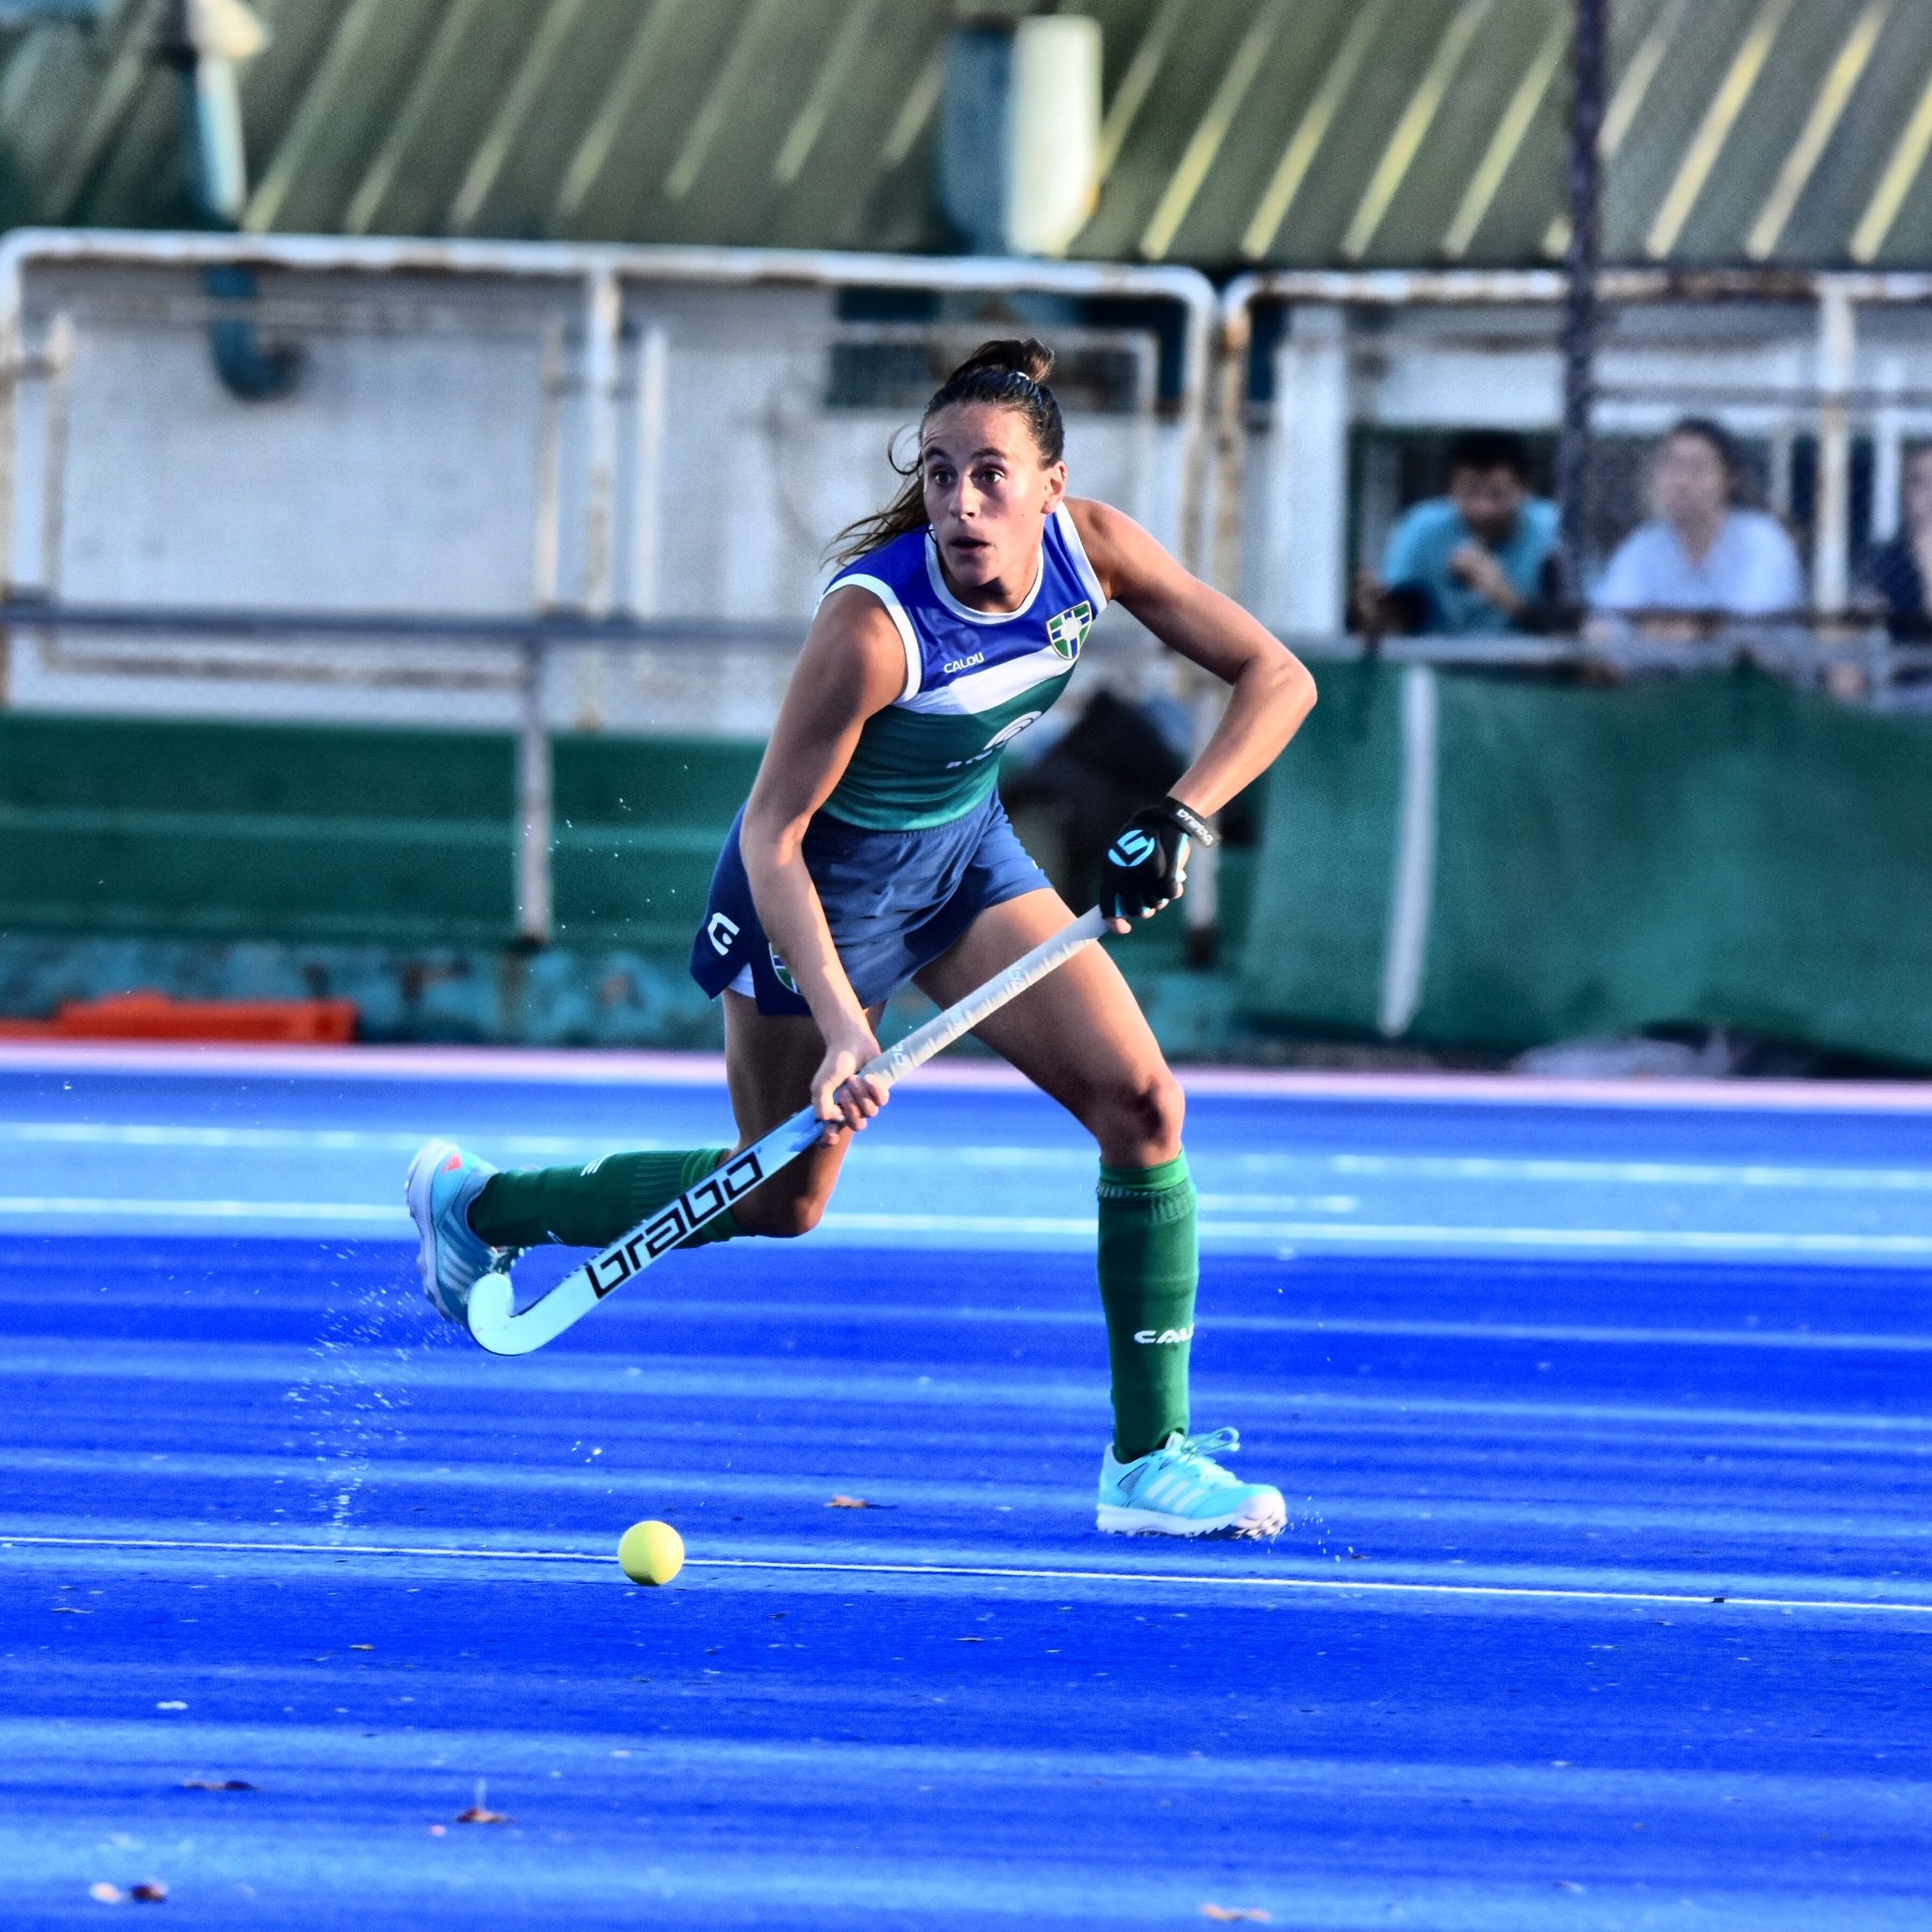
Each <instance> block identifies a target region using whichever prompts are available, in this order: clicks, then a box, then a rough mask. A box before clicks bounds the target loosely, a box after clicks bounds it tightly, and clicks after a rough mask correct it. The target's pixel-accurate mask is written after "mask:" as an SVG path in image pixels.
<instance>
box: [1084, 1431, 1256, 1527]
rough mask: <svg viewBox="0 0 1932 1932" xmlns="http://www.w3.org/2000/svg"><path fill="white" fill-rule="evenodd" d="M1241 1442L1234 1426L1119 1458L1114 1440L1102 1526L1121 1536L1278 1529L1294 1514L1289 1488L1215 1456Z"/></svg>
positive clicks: (1106, 1468)
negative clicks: (1230, 1467) (1234, 1469)
mask: <svg viewBox="0 0 1932 1932" xmlns="http://www.w3.org/2000/svg"><path fill="white" fill-rule="evenodd" d="M1240 1447H1241V1438H1240V1437H1239V1436H1238V1435H1237V1434H1236V1433H1235V1431H1234V1430H1232V1429H1216V1430H1214V1431H1213V1432H1212V1433H1211V1434H1209V1435H1204V1436H1184V1435H1182V1434H1181V1433H1180V1431H1179V1430H1175V1431H1174V1434H1173V1435H1172V1436H1170V1437H1169V1438H1168V1439H1167V1441H1165V1442H1163V1443H1162V1444H1161V1445H1160V1447H1159V1448H1158V1449H1151V1450H1149V1451H1148V1453H1147V1454H1146V1455H1145V1456H1137V1457H1135V1458H1134V1459H1133V1461H1131V1462H1116V1461H1115V1460H1114V1454H1113V1445H1112V1444H1111V1443H1109V1444H1108V1450H1107V1454H1106V1456H1105V1457H1103V1458H1102V1461H1101V1465H1100V1514H1099V1517H1098V1519H1097V1522H1098V1525H1099V1527H1100V1528H1102V1529H1107V1530H1112V1531H1114V1532H1115V1533H1116V1534H1118V1535H1121V1536H1228V1537H1237V1536H1274V1535H1276V1534H1277V1533H1278V1532H1279V1531H1280V1529H1281V1526H1282V1525H1283V1524H1285V1523H1286V1522H1287V1521H1288V1506H1287V1505H1286V1504H1285V1503H1284V1502H1283V1501H1282V1500H1281V1491H1279V1490H1277V1489H1274V1488H1271V1487H1270V1485H1268V1484H1267V1483H1244V1482H1241V1480H1240V1479H1239V1478H1238V1477H1235V1476H1233V1475H1230V1474H1228V1472H1227V1471H1226V1470H1224V1469H1223V1468H1222V1466H1221V1465H1220V1463H1218V1462H1216V1461H1215V1460H1214V1457H1216V1456H1218V1455H1224V1454H1226V1453H1227V1452H1229V1451H1231V1450H1235V1449H1239V1448H1240Z"/></svg>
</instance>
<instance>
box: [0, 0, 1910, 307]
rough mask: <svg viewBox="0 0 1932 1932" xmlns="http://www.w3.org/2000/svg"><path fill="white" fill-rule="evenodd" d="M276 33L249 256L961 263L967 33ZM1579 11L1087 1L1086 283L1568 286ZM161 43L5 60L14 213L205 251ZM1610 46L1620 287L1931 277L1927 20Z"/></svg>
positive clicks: (270, 2)
mask: <svg viewBox="0 0 1932 1932" xmlns="http://www.w3.org/2000/svg"><path fill="white" fill-rule="evenodd" d="M1570 6H1571V0H1073V4H1069V5H1067V6H1066V7H1064V8H1062V9H1061V10H1066V11H1076V12H1084V13H1089V14H1091V15H1093V16H1094V17H1095V18H1097V19H1098V20H1099V21H1100V23H1101V25H1102V29H1103V36H1104V45H1105V50H1106V89H1107V102H1108V106H1107V116H1108V129H1107V145H1108V156H1109V165H1108V171H1107V175H1106V178H1105V180H1104V182H1103V183H1102V187H1101V192H1100V198H1099V202H1098V205H1097V207H1096V209H1095V211H1094V215H1093V218H1092V220H1091V222H1090V223H1089V224H1088V225H1087V227H1086V229H1085V230H1084V231H1083V232H1082V234H1081V235H1080V237H1079V238H1078V239H1077V241H1076V242H1075V243H1074V249H1073V253H1074V254H1075V255H1078V256H1087V257H1100V258H1120V259H1135V258H1161V259H1170V260H1180V261H1192V262H1196V263H1199V264H1201V265H1203V266H1206V267H1208V268H1211V269H1226V268H1233V267H1237V266H1241V265H1244V264H1247V263H1253V262H1266V263H1273V264H1282V265H1293V266H1326V265H1339V266H1346V265H1350V264H1354V263H1360V264H1363V265H1378V264H1407V265H1416V264H1424V263H1429V262H1436V261H1443V260H1449V261H1458V262H1466V263H1468V264H1470V265H1473V266H1481V265H1518V264H1524V263H1531V262H1536V261H1539V260H1544V259H1548V258H1550V257H1551V256H1552V255H1553V254H1555V253H1557V252H1559V251H1560V246H1561V235H1560V229H1559V225H1558V224H1559V217H1560V214H1561V196H1562V181H1563V154H1562V144H1563V119H1564V110H1565V95H1566V89H1567V79H1566V70H1565V64H1564V63H1565V53H1566V49H1565V33H1566V24H1567V21H1568V18H1569V11H1570ZM258 10H259V11H260V12H261V13H262V15H263V17H264V18H265V19H266V21H267V23H268V25H270V27H271V28H272V30H273V32H274V36H275V38H274V42H273V43H272V45H271V46H270V48H269V50H268V52H267V53H266V54H264V55H263V56H261V58H258V60H256V61H255V62H254V63H253V64H252V65H251V66H250V67H249V68H248V69H247V70H246V72H245V75H244V77H243V84H242V95H243V108H244V113H245V118H246V124H247V135H248V145H249V154H250V161H251V167H252V170H253V180H254V199H253V202H252V204H251V208H250V212H249V218H248V220H249V225H251V226H258V227H270V228H279V229H295V230H309V231H321V232H331V231H344V230H346V231H352V232H364V233H394V234H432V235H434V234H474V235H488V236H521V237H543V236H551V237H575V238H581V239H594V240H611V241H627V242H642V241H649V242H727V243H746V244H752V245H786V246H824V247H861V248H883V249H934V250H938V249H943V248H945V247H946V246H947V244H948V236H947V233H946V230H945V226H944V224H943V221H942V220H941V216H940V214H939V211H938V209H937V207H936V205H935V198H934V188H933V184H934V179H935V174H936V170H935V165H934V153H933V149H934V144H935V142H936V140H937V129H938V114H937V111H936V108H937V101H938V92H939V76H940V59H941V47H942V43H943V37H944V34H945V30H946V28H947V26H948V25H950V24H951V23H952V22H953V21H954V20H955V19H957V18H958V17H959V14H960V12H961V11H962V8H961V7H960V6H959V5H958V4H956V0H258ZM972 10H973V11H974V12H975V13H978V12H984V11H985V10H987V9H986V8H982V7H974V8H973V9H972ZM1006 10H1008V11H1010V12H1024V11H1026V10H1028V9H1027V8H1025V7H1024V6H1022V5H1017V4H1016V5H1013V6H1010V7H1008V8H1007V9H1006ZM1040 10H1051V9H1049V8H1041V9H1040ZM151 20H152V12H151V0H119V4H117V5H115V6H113V7H112V8H110V9H109V10H108V17H107V20H106V22H105V23H104V25H101V26H100V27H98V28H95V29H89V28H86V27H83V26H79V25H50V26H43V27H39V28H35V29H31V30H28V31H25V32H21V31H15V32H13V33H11V34H8V35H7V36H5V37H4V38H0V214H4V216H5V217H7V218H8V219H10V220H13V221H36V222H48V223H92V224H113V225H135V226H142V225H179V224H183V223H185V222H188V221H190V220H192V209H191V207H190V201H189V194H188V185H187V168H186V159H185V156H184V153H183V148H182V137H181V104H180V97H179V91H178V82H177V81H176V80H175V77H174V76H173V75H171V74H169V73H167V72H165V71H164V70H161V69H158V68H157V67H156V66H154V65H153V63H152V62H151V60H150V59H149V58H148V56H147V53H146V43H147V38H148V29H149V25H150V22H151ZM1611 31H1612V79H1613V90H1614V94H1613V98H1614V99H1616V100H1618V101H1619V102H1620V104H1621V112H1620V113H1618V114H1613V117H1612V124H1611V129H1612V133H1613V134H1615V135H1616V136H1617V139H1616V140H1615V145H1614V149H1613V151H1612V152H1611V154H1610V155H1609V158H1608V168H1607V190H1606V210H1605V213H1606V237H1605V240H1606V253H1607V256H1609V258H1612V259H1622V260H1627V261H1642V260H1646V259H1653V258H1656V259H1672V260H1687V261H1745V260H1751V259H1763V260H1772V261H1780V262H1792V263H1807V264H1826V265H1829V264H1836V263H1842V262H1844V261H1846V260H1848V259H1857V260H1874V261H1877V262H1879V263H1892V264H1901V265H1904V264H1910V265H1918V264H1920V263H1922V262H1924V261H1925V260H1927V259H1928V258H1932V165H1928V149H1932V6H1927V5H1925V4H1924V0H1612V5H1611ZM1620 122H1621V124H1622V125H1621V127H1620V126H1619V123H1620Z"/></svg>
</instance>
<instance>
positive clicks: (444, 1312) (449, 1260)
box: [403, 1141, 497, 1322]
mask: <svg viewBox="0 0 1932 1932" xmlns="http://www.w3.org/2000/svg"><path fill="white" fill-rule="evenodd" d="M495 1172H496V1170H495V1169H494V1168H493V1167H491V1165H490V1163H489V1162H488V1161H487V1160H478V1159H476V1158H475V1157H474V1156H472V1155H468V1154H465V1153H464V1152H463V1150H462V1149H461V1148H460V1147H458V1145H457V1144H456V1142H455V1141H425V1142H424V1143H423V1145H422V1146H421V1147H419V1148H418V1149H417V1150H416V1158H415V1159H414V1160H412V1161H410V1163H409V1178H408V1181H406V1182H405V1183H404V1186H403V1198H404V1199H405V1200H406V1201H408V1204H409V1219H410V1220H411V1221H413V1222H414V1223H415V1224H416V1238H417V1247H416V1273H417V1274H420V1275H421V1276H422V1277H423V1292H424V1293H425V1294H426V1295H427V1296H428V1297H429V1304H430V1306H431V1307H433V1308H434V1309H435V1310H436V1312H437V1313H438V1314H439V1315H441V1317H442V1319H443V1320H444V1321H445V1322H460V1321H461V1320H462V1319H463V1309H464V1307H465V1306H466V1305H467V1304H468V1302H469V1299H470V1291H471V1289H473V1288H474V1287H475V1285H476V1281H477V1278H478V1277H479V1276H481V1275H484V1274H489V1273H490V1271H491V1269H492V1268H493V1267H495V1266H496V1265H497V1256H496V1250H495V1249H493V1248H492V1247H491V1246H490V1244H489V1243H488V1242H487V1241H484V1240H483V1238H482V1236H480V1235H477V1234H473V1233H472V1232H471V1231H470V1203H471V1202H472V1201H474V1200H475V1198H476V1196H477V1195H478V1194H480V1193H481V1192H482V1191H483V1184H484V1182H485V1181H487V1180H488V1179H489V1178H490V1177H491V1174H494V1173H495Z"/></svg>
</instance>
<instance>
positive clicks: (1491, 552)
mask: <svg viewBox="0 0 1932 1932" xmlns="http://www.w3.org/2000/svg"><path fill="white" fill-rule="evenodd" d="M1556 547H1557V507H1556V505H1555V504H1553V503H1549V502H1546V501H1545V500H1544V499H1543V498H1541V497H1538V496H1532V495H1531V494H1530V493H1529V451H1528V449H1527V448H1526V446H1525V445H1524V441H1523V439H1522V438H1521V437H1520V436H1513V435H1511V434H1510V433H1509V432H1508V431H1507V430H1505V429H1467V430H1464V431H1463V433H1462V434H1461V435H1460V436H1458V437H1457V439H1456V441H1454V442H1452V443H1451V444H1450V445H1449V493H1448V494H1447V495H1446V496H1436V497H1430V498H1429V499H1428V500H1427V501H1426V502H1423V503H1419V504H1416V505H1415V506H1414V507H1413V508H1410V509H1409V510H1407V511H1406V512H1405V513H1404V515H1403V517H1402V520H1401V522H1399V523H1398V524H1397V525H1395V527H1394V529H1393V530H1391V532H1390V533H1389V542H1388V545H1387V547H1386V549H1385V550H1384V551H1383V554H1382V569H1381V573H1380V575H1376V573H1375V572H1374V571H1368V570H1365V571H1363V572H1362V574H1361V575H1360V576H1359V577H1358V578H1357V583H1356V623H1357V626H1358V627H1359V628H1361V629H1363V630H1367V631H1373V632H1389V631H1395V632H1404V633H1408V634H1411V635H1413V634H1419V633H1429V634H1435V635H1447V636H1457V637H1472V636H1480V635H1482V634H1484V633H1486V632H1487V633H1491V634H1494V633H1498V632H1503V631H1510V630H1542V629H1547V628H1548V627H1549V614H1550V611H1551V609H1552V608H1553V607H1554V606H1555V603H1556V601H1557V565H1556Z"/></svg>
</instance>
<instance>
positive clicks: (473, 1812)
mask: <svg viewBox="0 0 1932 1932" xmlns="http://www.w3.org/2000/svg"><path fill="white" fill-rule="evenodd" d="M509 1822H510V1821H509V1814H508V1812H507V1811H492V1810H491V1808H490V1807H489V1806H488V1805H472V1806H471V1807H470V1808H469V1809H468V1810H467V1811H458V1813H457V1823H458V1824H508V1823H509Z"/></svg>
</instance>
